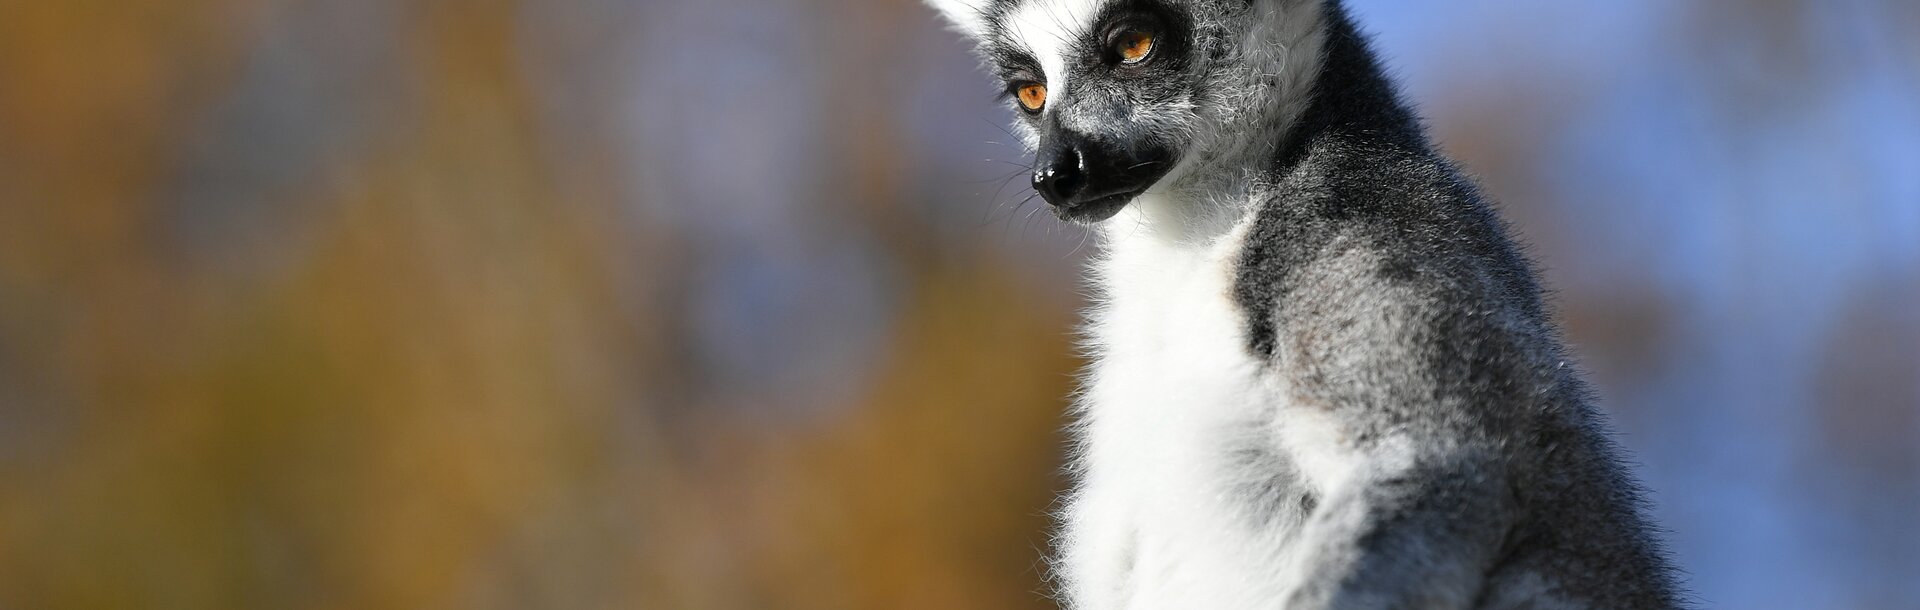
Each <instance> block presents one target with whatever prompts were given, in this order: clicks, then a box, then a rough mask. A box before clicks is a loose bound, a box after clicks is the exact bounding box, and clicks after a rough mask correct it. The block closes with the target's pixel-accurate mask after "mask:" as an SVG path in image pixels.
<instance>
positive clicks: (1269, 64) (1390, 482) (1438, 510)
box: [929, 0, 1680, 610]
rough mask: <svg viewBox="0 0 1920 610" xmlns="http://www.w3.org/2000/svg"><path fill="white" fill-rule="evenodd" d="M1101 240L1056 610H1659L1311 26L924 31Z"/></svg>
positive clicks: (1237, 3)
mask: <svg viewBox="0 0 1920 610" xmlns="http://www.w3.org/2000/svg"><path fill="white" fill-rule="evenodd" d="M929 2H930V3H931V4H932V5H934V6H935V7H936V8H938V9H940V10H941V11H942V12H943V13H945V14H946V15H947V17H948V18H949V19H950V20H951V21H952V22H953V23H954V24H956V25H957V26H958V28H959V29H960V30H961V31H963V32H964V33H965V34H967V35H968V36H970V37H971V38H973V39H974V40H975V41H976V42H977V43H978V47H979V49H980V51H981V52H982V54H983V55H984V56H985V58H986V63H987V65H988V66H989V67H990V68H991V69H992V70H994V71H995V72H996V73H997V74H998V76H999V77H1000V79H1001V80H1002V81H1004V82H1005V84H1006V88H1007V89H1006V90H1007V93H1008V97H1009V98H1010V100H1011V101H1012V102H1013V105H1014V106H1015V108H1016V114H1017V115H1018V117H1019V118H1018V119H1017V126H1018V129H1019V130H1020V132H1021V134H1022V136H1023V138H1024V139H1025V141H1026V144H1027V146H1028V147H1029V148H1030V149H1031V150H1033V151H1034V152H1036V153H1037V155H1036V159H1037V160H1036V163H1035V171H1034V175H1033V185H1034V188H1035V189H1036V190H1038V191H1039V192H1040V194H1041V195H1043V196H1044V197H1045V199H1046V200H1047V202H1048V203H1050V204H1051V205H1052V206H1053V209H1054V212H1055V213H1056V214H1057V215H1059V216H1060V217H1062V218H1064V219H1068V220H1073V221H1078V222H1084V223H1090V224H1095V225H1097V228H1096V230H1097V232H1098V233H1099V235H1100V236H1101V242H1102V243H1103V247H1102V253H1101V255H1100V256H1099V257H1097V259H1096V260H1095V261H1094V262H1093V263H1092V275H1093V277H1094V279H1095V283H1096V284H1097V285H1098V288H1099V294H1100V297H1099V302H1098V305H1097V307H1096V308H1095V309H1094V311H1093V313H1092V314H1091V319H1090V321H1089V323H1088V329H1087V335H1088V340H1089V344H1090V346H1091V348H1092V352H1093V353H1094V355H1095V359H1094V362H1093V364H1092V365H1091V367H1090V372H1089V374H1088V379H1087V384H1086V388H1085V390H1084V394H1083V396H1082V398H1081V400H1080V404H1079V412H1078V418H1079V421H1078V425H1077V427H1076V434H1077V438H1078V452H1077V455H1076V457H1075V460H1074V462H1075V466H1076V474H1077V477H1078V478H1077V486H1076V490H1075V491H1074V492H1073V493H1072V494H1071V496H1070V497H1069V498H1067V500H1066V502H1065V508H1064V511H1063V515H1062V518H1063V522H1064V523H1063V527H1062V529H1063V531H1062V535H1061V537H1060V541H1059V546H1060V549H1059V553H1060V557H1059V559H1058V566H1057V568H1058V572H1059V575H1060V576H1061V577H1062V578H1061V580H1062V597H1063V598H1064V601H1065V602H1067V604H1068V605H1069V606H1070V607H1072V608H1076V609H1080V610H1110V609H1156V610H1158V609H1198V610H1238V609H1254V608H1260V609H1287V610H1309V609H1320V608H1419V609H1428V608H1433V609H1445V608H1636V609H1644V608H1672V607H1676V606H1678V605H1679V604H1680V602H1679V600H1678V599H1677V597H1678V593H1677V592H1676V584H1675V583H1674V577H1673V575H1672V574H1673V571H1672V568H1671V567H1670V566H1669V565H1668V563H1667V561H1666V559H1665V558H1664V556H1663V554H1662V551H1661V549H1660V547H1659V544H1658V542H1657V541H1656V540H1655V538H1654V536H1653V535H1652V534H1651V532H1650V529H1651V528H1650V526H1649V525H1648V523H1647V522H1646V521H1645V520H1644V518H1643V517H1642V516H1641V514H1640V510H1641V503H1642V500H1641V494H1640V491H1639V490H1638V488H1637V487H1636V484H1635V482H1634V481H1633V480H1632V479H1631V478H1630V477H1629V476H1628V474H1627V473H1626V472H1625V470H1624V469H1623V467H1622V466H1621V465H1620V462H1619V460H1618V459H1617V458H1616V456H1615V454H1616V450H1615V448H1614V447H1613V446H1612V445H1611V444H1610V442H1609V440H1608V438H1607V436H1606V433H1605V431H1604V429H1603V422H1602V421H1601V417H1600V415H1599V414H1598V413H1597V412H1596V411H1595V410H1594V408H1593V407H1592V406H1590V404H1589V403H1590V402H1591V400H1590V398H1589V396H1588V390H1587V389H1586V387H1585V386H1584V385H1583V382H1582V381H1581V379H1580V377H1579V374H1578V373H1576V372H1575V370H1574V369H1573V368H1572V367H1570V366H1569V365H1568V363H1567V356H1566V355H1565V353H1564V349H1563V348H1562V347H1561V343H1560V340H1559V338H1558V337H1557V333H1556V330H1555V328H1554V325H1553V322H1552V320H1551V319H1550V316H1549V314H1548V312H1547V310H1546V308H1545V306H1544V305H1543V304H1542V302H1541V301H1542V297H1541V295H1540V292H1541V289H1540V287H1539V286H1538V285H1537V284H1536V283H1535V279H1534V278H1535V276H1534V271H1533V269H1532V268H1531V266H1530V264H1529V263H1528V262H1527V261H1526V260H1525V259H1524V258H1523V257H1522V255H1521V254H1520V253H1519V251H1518V249H1517V247H1516V246H1515V245H1514V243H1513V242H1512V241H1510V240H1509V239H1508V237H1507V236H1506V231H1507V230H1506V228H1505V226H1504V225H1503V224H1502V222H1501V220H1500V219H1499V218H1497V217H1496V216H1495V215H1494V212H1493V210H1492V209H1491V207H1490V206H1489V205H1488V204H1487V203H1486V202H1484V201H1483V200H1482V198H1481V196H1480V195H1479V193H1478V192H1476V190H1475V187H1474V186H1473V185H1472V184H1471V183H1469V182H1468V181H1467V179H1465V178H1463V177H1462V176H1461V175H1460V173H1459V171H1457V170H1456V169H1455V168H1454V167H1453V165H1452V164H1451V163H1449V162H1448V161H1447V160H1446V159H1444V158H1442V157H1441V156H1440V154H1439V153H1437V152H1435V150H1434V148H1433V146H1432V145H1431V144H1430V143H1429V142H1428V141H1427V139H1426V136H1425V135H1424V134H1423V132H1422V129H1421V126H1420V124H1419V122H1418V120H1416V119H1415V117H1414V115H1413V114H1412V112H1410V111H1409V110H1408V108H1407V106H1406V105H1405V104H1404V103H1402V102H1401V101H1400V99H1399V98H1398V97H1397V94H1396V93H1395V91H1394V88H1393V86H1392V85H1391V84H1390V83H1389V81H1388V80H1387V79H1386V78H1385V77H1384V76H1383V75H1382V72H1381V69H1380V67H1379V66H1378V64H1377V63H1376V61H1375V59H1374V57H1373V55H1372V53H1371V51H1369V49H1368V46H1367V43H1366V41H1365V39H1364V38H1363V37H1362V36H1361V35H1360V34H1359V33H1357V31H1356V30H1355V27H1354V24H1353V23H1352V21H1351V19H1350V17H1349V16H1348V14H1347V12H1346V11H1345V9H1344V8H1343V7H1342V6H1341V5H1340V4H1339V2H1338V1H1337V0H929Z"/></svg>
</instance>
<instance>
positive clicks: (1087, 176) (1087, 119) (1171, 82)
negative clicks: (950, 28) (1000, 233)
mask: <svg viewBox="0 0 1920 610" xmlns="http://www.w3.org/2000/svg"><path fill="white" fill-rule="evenodd" d="M929 2H930V3H932V4H933V5H934V6H935V7H936V8H938V9H940V10H941V11H942V12H944V13H946V14H947V16H948V17H949V18H950V19H951V20H952V21H953V22H954V23H955V24H956V25H958V26H959V29H960V30H961V31H963V32H964V33H966V34H968V35H969V36H971V37H973V39H974V40H975V41H976V42H977V43H978V44H979V48H980V51H981V53H982V55H984V56H985V58H986V61H987V64H988V68H989V69H990V70H992V71H993V72H994V74H995V75H996V76H998V77H999V79H1000V80H1001V82H1002V83H1003V84H1004V86H1005V88H1006V99H1007V101H1008V103H1009V104H1010V105H1011V106H1013V108H1014V110H1015V114H1016V116H1017V117H1018V120H1017V121H1016V126H1017V128H1018V129H1019V130H1020V132H1021V135H1022V137H1023V139H1024V140H1025V143H1026V145H1027V148H1028V149H1029V150H1030V151H1032V152H1033V153H1034V170H1033V187H1034V190H1036V191H1038V192H1039V193H1040V195H1041V196H1042V197H1045V198H1046V200H1047V202H1048V203H1049V204H1052V206H1053V208H1054V212H1055V214H1056V215H1058V216H1060V217H1061V218H1063V219H1068V220H1075V221H1081V222H1095V221H1100V220H1105V219H1107V218H1109V217H1112V216H1113V215H1114V214H1116V213H1118V212H1119V211H1120V209H1121V208H1123V207H1125V206H1126V205H1127V203H1128V202H1130V201H1132V200H1133V199H1134V197H1136V196H1138V195H1140V194H1141V193H1142V192H1145V191H1146V190H1147V189H1148V188H1150V187H1153V186H1154V185H1155V184H1156V183H1157V182H1159V181H1160V180H1161V179H1162V178H1165V177H1166V176H1167V175H1168V173H1169V172H1170V171H1171V170H1173V169H1174V168H1175V167H1176V166H1177V165H1179V163H1180V162H1181V160H1182V158H1183V157H1184V156H1186V155H1187V154H1188V153H1191V152H1193V151H1192V150H1191V148H1192V145H1193V144H1194V143H1195V140H1196V133H1197V132H1200V131H1205V130H1206V129H1205V128H1207V127H1210V125H1208V124H1207V123H1208V121H1206V118H1207V116H1206V114H1207V113H1206V111H1205V110H1204V109H1203V106H1204V105H1206V103H1207V102H1208V101H1209V96H1208V88H1209V84H1210V75H1212V74H1213V73H1215V72H1217V71H1219V70H1220V69H1221V65H1222V62H1221V61H1220V60H1221V59H1222V58H1223V56H1225V55H1226V54H1225V53H1222V52H1220V51H1217V49H1221V48H1223V47H1224V46H1225V45H1223V42H1224V41H1223V40H1222V38H1224V36H1223V35H1222V31H1224V30H1227V29H1228V28H1230V27H1231V25H1230V24H1231V22H1232V21H1233V19H1232V17H1233V16H1235V14H1237V13H1245V12H1247V10H1248V8H1249V7H1250V6H1251V4H1252V3H1251V2H1249V1H1247V0H1238V1H1234V0H1214V1H1203V0H1184V1H1183V0H929Z"/></svg>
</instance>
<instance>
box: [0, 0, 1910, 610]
mask: <svg viewBox="0 0 1920 610" xmlns="http://www.w3.org/2000/svg"><path fill="white" fill-rule="evenodd" d="M1350 4H1351V5H1352V7H1353V9H1354V10H1355V12H1356V13H1357V15H1358V16H1359V18H1360V20H1361V21H1362V23H1363V24H1364V26H1365V27H1366V28H1367V29H1369V30H1371V31H1372V32H1374V33H1375V34H1376V35H1377V39H1378V47H1379V49H1380V50H1381V51H1382V53H1383V54H1384V55H1385V57H1386V58H1387V61H1388V62H1389V63H1390V64H1391V65H1392V66H1393V67H1394V70H1395V72H1396V73H1397V75H1398V76H1399V77H1400V78H1401V79H1402V81H1403V82H1404V84H1405V85H1406V88H1407V92H1408V95H1409V96H1410V97H1411V98H1412V99H1413V100H1415V101H1416V102H1417V103H1418V104H1419V105H1420V107H1421V108H1422V111H1423V113H1424V114H1425V115H1426V116H1427V117H1428V118H1429V119H1430V121H1431V124H1432V126H1433V129H1434V131H1435V133H1436V136H1437V138H1438V140H1439V141H1440V142H1441V143H1442V144H1443V146H1444V147H1445V149H1446V150H1447V151H1448V152H1450V153H1451V154H1452V155H1454V156H1456V157H1457V158H1458V159H1460V160H1461V161H1462V163H1463V164H1464V165H1465V167H1466V168H1468V169H1469V170H1470V171H1471V172H1473V173H1474V174H1476V175H1478V176H1480V177H1481V178H1482V179H1483V180H1484V182H1485V184H1486V187H1487V189H1488V191H1490V192H1491V193H1492V194H1493V195H1495V196H1496V197H1498V198H1499V199H1500V200H1502V201H1503V202H1504V206H1505V209H1506V210H1507V212H1508V214H1509V215H1510V216H1511V218H1512V219H1513V220H1514V221H1515V223H1516V225H1517V228H1518V230H1519V231H1520V232H1521V233H1522V234H1523V235H1524V237H1525V238H1526V239H1527V240H1528V241H1530V242H1531V243H1532V244H1533V245H1534V252H1535V253H1536V255H1537V257H1538V258H1539V260H1540V261H1541V262H1542V263H1543V265H1544V266H1545V268H1546V269H1547V271H1548V273H1549V277H1548V280H1549V283H1550V284H1552V285H1553V286H1555V287H1557V288H1558V291H1559V292H1558V303H1559V307H1560V311H1561V315H1562V317H1563V319H1564V321H1565V322H1566V324H1567V326H1568V329H1569V334H1570V337H1571V340H1572V341H1573V343H1574V344H1575V346H1576V349H1577V351H1578V353H1579V354H1580V355H1581V357H1582V358H1583V359H1584V360H1585V363H1586V366H1587V368H1588V369H1589V370H1590V371H1591V373H1592V377H1593V379H1594V381H1595V382H1596V384H1597V385H1598V387H1599V389H1600V392H1601V394H1602V395H1603V397H1604V405H1605V407H1606V409H1607V410H1608V411H1610V412H1611V413H1612V414H1613V415H1614V417H1615V419H1616V421H1617V424H1618V428H1619V431H1620V440H1621V442H1622V443H1623V444H1624V445H1625V446H1626V447H1628V448H1629V449H1631V450H1632V451H1633V453H1634V455H1635V456H1636V459H1637V468H1638V472H1639V474H1640V475H1641V476H1642V477H1644V479H1645V481H1646V482H1647V483H1648V484H1649V486H1650V487H1651V488H1652V489H1653V492H1654V493H1653V499H1654V501H1655V502H1656V505H1655V510H1654V515H1655V517H1656V518H1657V519H1658V521H1659V522H1660V523H1662V524H1663V525H1664V526H1665V527H1666V528H1668V529H1670V530H1671V534H1670V540H1671V544H1672V548H1673V551H1674V553H1675V555H1676V557H1677V559H1678V561H1679V563H1680V564H1681V565H1682V566H1684V567H1685V568H1686V570H1687V571H1688V573H1689V583H1690V586H1691V588H1692V589H1693V591H1694V592H1695V593H1696V594H1697V595H1698V597H1699V598H1700V599H1701V600H1703V601H1704V602H1705V605H1707V606H1708V607H1726V608H1763V609H1764V608H1782V609H1786V608H1795V609H1799V608H1907V609H1912V608H1920V306H1916V303H1920V3H1913V2H1903V1H1900V0H1877V1H1876V0H1764V1H1734V0H1712V1H1701V2H1666V1H1661V0H1623V1H1618V2H1571V1H1555V2H1526V3H1517V2H1496V1H1492V0H1460V1H1454V2H1413V1H1410V0H1351V1H1350ZM993 88H994V86H993V85H992V84H991V83H990V82H989V80H988V79H987V78H986V77H985V76H983V75H982V74H981V73H979V72H978V71H976V70H975V64H974V60H973V58H972V57H971V56H969V55H968V53H967V48H966V46H965V43H963V42H962V41H960V40H959V39H958V38H957V37H956V36H955V35H952V34H950V33H948V32H946V31H944V30H943V29H942V28H941V25H940V24H939V23H938V22H937V21H936V19H935V15H934V14H933V12H932V11H931V10H929V9H926V8H924V7H922V6H919V5H918V4H916V3H915V2H913V1H912V0H702V1H699V2H692V1H682V2H648V1H644V0H643V1H639V2H635V1H631V0H542V1H537V2H536V1H525V2H515V1H510V0H470V1H463V2H453V1H431V0H418V1H396V0H254V1H242V0H111V1H109V0H65V1H60V2H32V1H30V0H17V1H16V0H8V1H3V2H0V609H15V608H18V609H42V608H45V609H67V608H183V609H184V608H194V609H198V608H291V609H298V608H363V609H381V608H396V609H400V608H408V609H411V608H483V609H484V608H567V609H571V608H664V609H679V608H688V609H709V608H711V609H734V608H781V609H786V608H793V609H815V608H818V609H866V608H873V609H891V608H915V609H947V608H951V609H971V608H1045V607H1049V604H1048V603H1047V602H1046V600H1045V599H1044V598H1043V597H1042V595H1041V592H1042V591H1044V590H1045V587H1046V583H1045V582H1044V581H1043V579H1044V577H1045V572H1044V570H1042V569H1041V567H1040V566H1041V563H1040V557H1041V553H1042V551H1043V549H1045V548H1046V546H1047V544H1048V537H1047V531H1046V530H1047V527H1048V525H1049V522H1048V519H1047V517H1046V511H1047V510H1048V509H1049V506H1050V504H1051V502H1052V498H1053V497H1054V494H1055V493H1056V492H1057V491H1058V490H1060V489H1061V488H1062V487H1063V485H1064V482H1063V481H1062V480H1061V478H1060V477H1059V476H1058V475H1057V474H1056V470H1057V467H1058V463H1059V460H1060V447H1061V438H1060V436H1059V433H1058V432H1057V431H1056V430H1057V428H1058V426H1059V425H1060V414H1061V411H1062V407H1063V397H1064V396H1065V395H1066V394H1067V393H1068V391H1069V390H1070V388H1071V377H1070V376H1071V374H1072V373H1073V371H1074V370H1075V369H1076V367H1078V366H1079V365H1080V362H1079V361H1078V360H1077V359H1076V358H1075V356H1074V355H1073V350H1072V335H1071V330H1070V329H1071V327H1072V325H1073V323H1074V320H1075V315H1076V314H1075V311H1076V308H1077V307H1079V306H1080V305H1081V303H1082V298H1083V297H1082V294H1081V293H1082V289H1081V286H1080V284H1079V283H1078V279H1077V275H1076V267H1077V265H1078V264H1079V263H1080V261H1081V260H1082V259H1083V258H1084V257H1085V256H1086V252H1087V249H1088V247H1089V246H1086V245H1084V241H1085V240H1084V237H1085V236H1084V235H1083V234H1082V233H1081V232H1079V231H1078V230H1075V229H1072V228H1068V227H1064V226H1061V225H1059V224H1058V223H1056V222H1055V221H1054V220H1053V219H1052V218H1051V217H1049V216H1048V215H1047V214H1046V213H1045V212H1044V211H1041V212H1039V213H1036V212H1035V210H1036V209H1037V207H1036V205H1035V204H1033V203H1026V204H1024V205H1022V204H1021V201H1022V199H1024V198H1025V197H1026V195H1027V189H1026V188H1025V187H1024V185H1022V184H1020V180H1018V173H1019V172H1020V170H1021V168H1020V164H1022V163H1024V160H1023V159H1022V158H1021V153H1020V151H1019V149H1018V147H1017V146H1016V145H1014V144H1013V143H1012V141H1011V140H1012V139H1011V137H1010V136H1008V135H1007V134H1006V131H1005V129H1004V126H1005V124H1006V122H1007V121H1008V119H1009V118H1010V117H1009V116H1008V113H1007V112H1006V111H1005V110H1004V109H1002V108H1000V107H999V106H997V105H996V104H995V102H994V101H993ZM1009 178H1013V180H1012V182H1011V183H1008V182H1007V179H1009Z"/></svg>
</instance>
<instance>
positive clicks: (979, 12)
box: [926, 0, 992, 40]
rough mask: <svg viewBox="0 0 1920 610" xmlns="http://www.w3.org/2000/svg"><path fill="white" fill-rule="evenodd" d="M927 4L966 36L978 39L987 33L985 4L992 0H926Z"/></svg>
mask: <svg viewBox="0 0 1920 610" xmlns="http://www.w3.org/2000/svg"><path fill="white" fill-rule="evenodd" d="M926 2H927V5H928V6H932V7H933V8H934V10H937V11H940V14H942V15H946V16H947V21H948V22H949V23H952V24H953V29H956V30H959V31H960V33H962V34H966V35H967V37H968V38H972V39H974V40H980V37H981V36H984V35H985V34H986V33H987V6H988V5H989V4H990V3H991V2H992V0H926Z"/></svg>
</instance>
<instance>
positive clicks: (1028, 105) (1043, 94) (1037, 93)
mask: <svg viewBox="0 0 1920 610" xmlns="http://www.w3.org/2000/svg"><path fill="white" fill-rule="evenodd" d="M1014 95H1015V96H1017V97H1019V98H1020V107H1021V108H1025V109H1027V112H1039V111H1040V108H1041V107H1042V106H1046V105H1047V86H1046V85H1042V84H1040V83H1027V84H1025V85H1021V86H1020V88H1019V89H1017V90H1015V91H1014Z"/></svg>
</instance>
